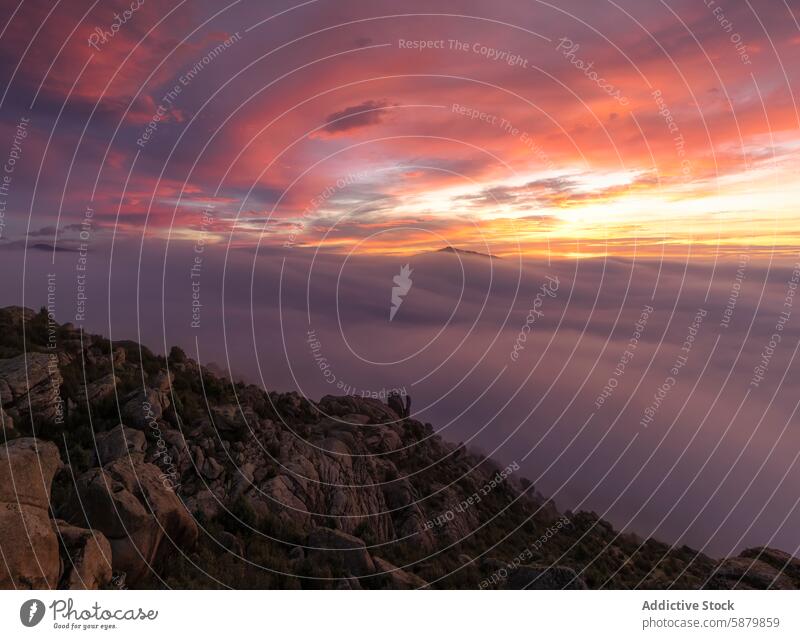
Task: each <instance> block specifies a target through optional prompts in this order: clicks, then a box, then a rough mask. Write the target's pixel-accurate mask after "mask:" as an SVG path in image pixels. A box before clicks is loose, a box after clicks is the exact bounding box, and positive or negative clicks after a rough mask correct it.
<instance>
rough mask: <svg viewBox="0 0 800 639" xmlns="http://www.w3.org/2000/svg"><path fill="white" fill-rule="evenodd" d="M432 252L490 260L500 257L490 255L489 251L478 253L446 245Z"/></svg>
mask: <svg viewBox="0 0 800 639" xmlns="http://www.w3.org/2000/svg"><path fill="white" fill-rule="evenodd" d="M431 252H432V253H453V254H454V255H463V256H466V257H487V258H489V259H490V260H500V259H502V258H501V257H498V256H497V255H490V254H489V253H480V252H478V251H468V250H467V249H460V248H456V247H455V246H451V245H449V244H448V245H447V246H445V247H444V248H440V249H438V250H436V251H431Z"/></svg>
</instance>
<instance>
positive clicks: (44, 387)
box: [0, 353, 64, 421]
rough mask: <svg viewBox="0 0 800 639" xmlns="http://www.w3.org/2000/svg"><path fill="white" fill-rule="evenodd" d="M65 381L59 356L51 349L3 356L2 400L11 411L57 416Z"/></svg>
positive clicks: (0, 371) (50, 418)
mask: <svg viewBox="0 0 800 639" xmlns="http://www.w3.org/2000/svg"><path fill="white" fill-rule="evenodd" d="M63 381H64V380H63V378H62V377H61V372H60V370H59V368H58V357H51V355H50V354H48V353H28V354H27V356H26V355H25V354H22V355H18V356H16V357H12V358H9V359H0V402H2V404H3V406H4V407H6V409H8V410H9V411H10V412H16V413H17V414H19V415H29V414H31V413H32V414H33V415H35V416H36V418H37V419H46V420H48V421H54V420H56V418H57V417H58V414H59V410H60V408H59V404H60V395H59V388H60V386H61V384H62V383H63Z"/></svg>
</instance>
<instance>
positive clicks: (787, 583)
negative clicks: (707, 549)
mask: <svg viewBox="0 0 800 639" xmlns="http://www.w3.org/2000/svg"><path fill="white" fill-rule="evenodd" d="M708 587H709V588H712V589H720V590H733V589H736V590H750V589H756V590H766V589H771V590H793V589H794V588H796V586H795V584H794V582H793V581H792V580H791V579H789V577H787V576H786V575H784V574H782V573H781V572H779V571H778V570H776V569H775V568H773V567H772V566H771V565H770V564H768V563H766V562H764V561H760V560H758V559H750V558H748V557H728V558H727V559H723V560H722V561H721V562H719V564H718V565H717V568H716V569H715V570H714V573H713V574H712V576H711V578H710V579H709V581H708Z"/></svg>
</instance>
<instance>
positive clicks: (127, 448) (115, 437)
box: [95, 424, 147, 465]
mask: <svg viewBox="0 0 800 639" xmlns="http://www.w3.org/2000/svg"><path fill="white" fill-rule="evenodd" d="M96 445H97V451H96V453H95V457H97V459H96V460H95V461H96V463H98V464H101V465H105V464H110V463H111V462H113V461H115V460H117V459H121V458H128V457H129V456H130V457H131V458H132V459H134V460H138V461H141V460H142V459H143V458H144V451H145V447H146V445H147V440H146V439H145V436H144V433H143V432H142V431H140V430H135V429H133V428H127V427H126V426H123V425H122V424H118V425H117V426H116V427H115V428H113V429H111V430H110V431H108V432H105V433H100V434H98V435H97V437H96Z"/></svg>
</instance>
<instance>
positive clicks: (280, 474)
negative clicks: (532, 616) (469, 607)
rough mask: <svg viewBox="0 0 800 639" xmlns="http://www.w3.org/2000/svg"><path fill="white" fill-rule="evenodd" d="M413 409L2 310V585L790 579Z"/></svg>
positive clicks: (759, 553) (787, 569)
mask: <svg viewBox="0 0 800 639" xmlns="http://www.w3.org/2000/svg"><path fill="white" fill-rule="evenodd" d="M23 326H24V330H23ZM406 409H407V407H406V406H405V405H404V403H403V402H401V401H400V400H399V398H391V400H390V402H389V405H386V404H384V403H382V402H380V401H378V400H372V399H363V398H356V397H350V396H348V397H330V396H329V397H324V398H322V400H321V401H319V402H318V403H315V402H311V401H308V400H307V399H305V398H303V397H300V396H299V395H297V394H296V393H284V394H278V393H265V392H264V391H262V390H261V389H259V388H257V387H255V386H248V385H244V384H241V383H238V384H236V385H231V384H230V382H229V380H226V379H222V378H220V377H218V376H216V375H214V374H213V373H212V372H210V371H209V370H208V369H206V368H203V367H199V366H198V365H197V363H196V362H194V361H192V360H191V359H189V358H187V357H186V355H185V354H184V353H183V352H182V351H181V350H180V349H177V348H173V349H172V351H171V352H170V354H169V356H168V357H167V358H164V357H158V356H156V355H154V354H153V353H151V352H150V351H148V350H147V349H146V348H144V347H142V346H140V345H138V344H135V343H132V342H118V343H115V344H113V345H112V344H111V343H109V342H108V341H107V340H105V339H103V338H101V337H99V336H91V335H86V334H81V333H80V332H79V331H77V330H76V329H75V328H74V327H72V326H71V325H63V326H58V325H54V324H48V320H47V315H46V314H45V313H44V312H39V313H36V312H34V311H31V310H28V309H21V308H7V309H2V310H0V421H2V426H3V435H4V439H5V443H4V444H0V501H2V502H3V503H2V506H0V550H1V551H2V557H3V560H4V561H3V562H0V587H2V588H14V587H16V588H55V587H61V588H113V587H117V588H121V587H176V588H201V587H202V588H214V587H223V586H230V587H238V588H348V589H349V588H421V587H432V588H525V587H530V588H586V587H589V588H599V587H606V588H630V587H640V588H658V587H667V586H670V585H674V586H675V587H684V588H698V587H708V588H733V587H738V588H766V587H772V588H796V587H797V586H798V585H800V561H799V560H797V559H795V558H793V557H791V556H789V555H786V554H785V553H781V552H780V551H777V550H773V549H758V548H756V549H750V550H747V551H745V552H743V553H742V554H741V556H739V557H735V558H728V559H724V560H722V561H716V560H713V559H711V558H709V557H706V556H704V555H702V554H699V553H697V552H695V551H693V550H692V549H690V548H687V547H685V546H684V547H680V548H676V547H670V546H668V545H666V544H663V543H660V542H658V541H656V540H653V539H648V540H641V539H639V538H637V537H636V536H634V535H629V534H619V533H617V532H616V531H615V530H614V529H613V528H612V526H611V525H610V524H608V522H605V521H603V520H601V519H599V518H598V517H597V516H596V515H595V514H593V513H585V512H581V513H572V512H565V513H560V512H558V511H557V510H556V507H555V505H554V504H553V503H552V502H551V501H549V500H547V499H545V498H543V497H542V496H541V495H539V494H538V493H537V492H536V491H535V489H534V487H533V486H531V485H530V482H528V481H526V480H525V479H524V478H522V477H519V473H518V472H517V471H518V470H519V469H518V468H515V466H514V465H512V466H509V467H505V468H503V467H501V466H500V465H498V464H496V463H495V462H493V461H492V460H490V459H486V458H482V457H480V456H477V455H475V454H472V453H470V452H469V451H467V450H465V449H464V447H463V446H461V445H455V444H451V443H448V442H445V441H443V440H442V439H441V438H440V437H439V436H437V435H436V434H435V433H434V430H433V428H432V427H431V425H430V424H423V423H420V422H419V421H416V420H414V419H412V418H409V417H408V416H407V412H406Z"/></svg>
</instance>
